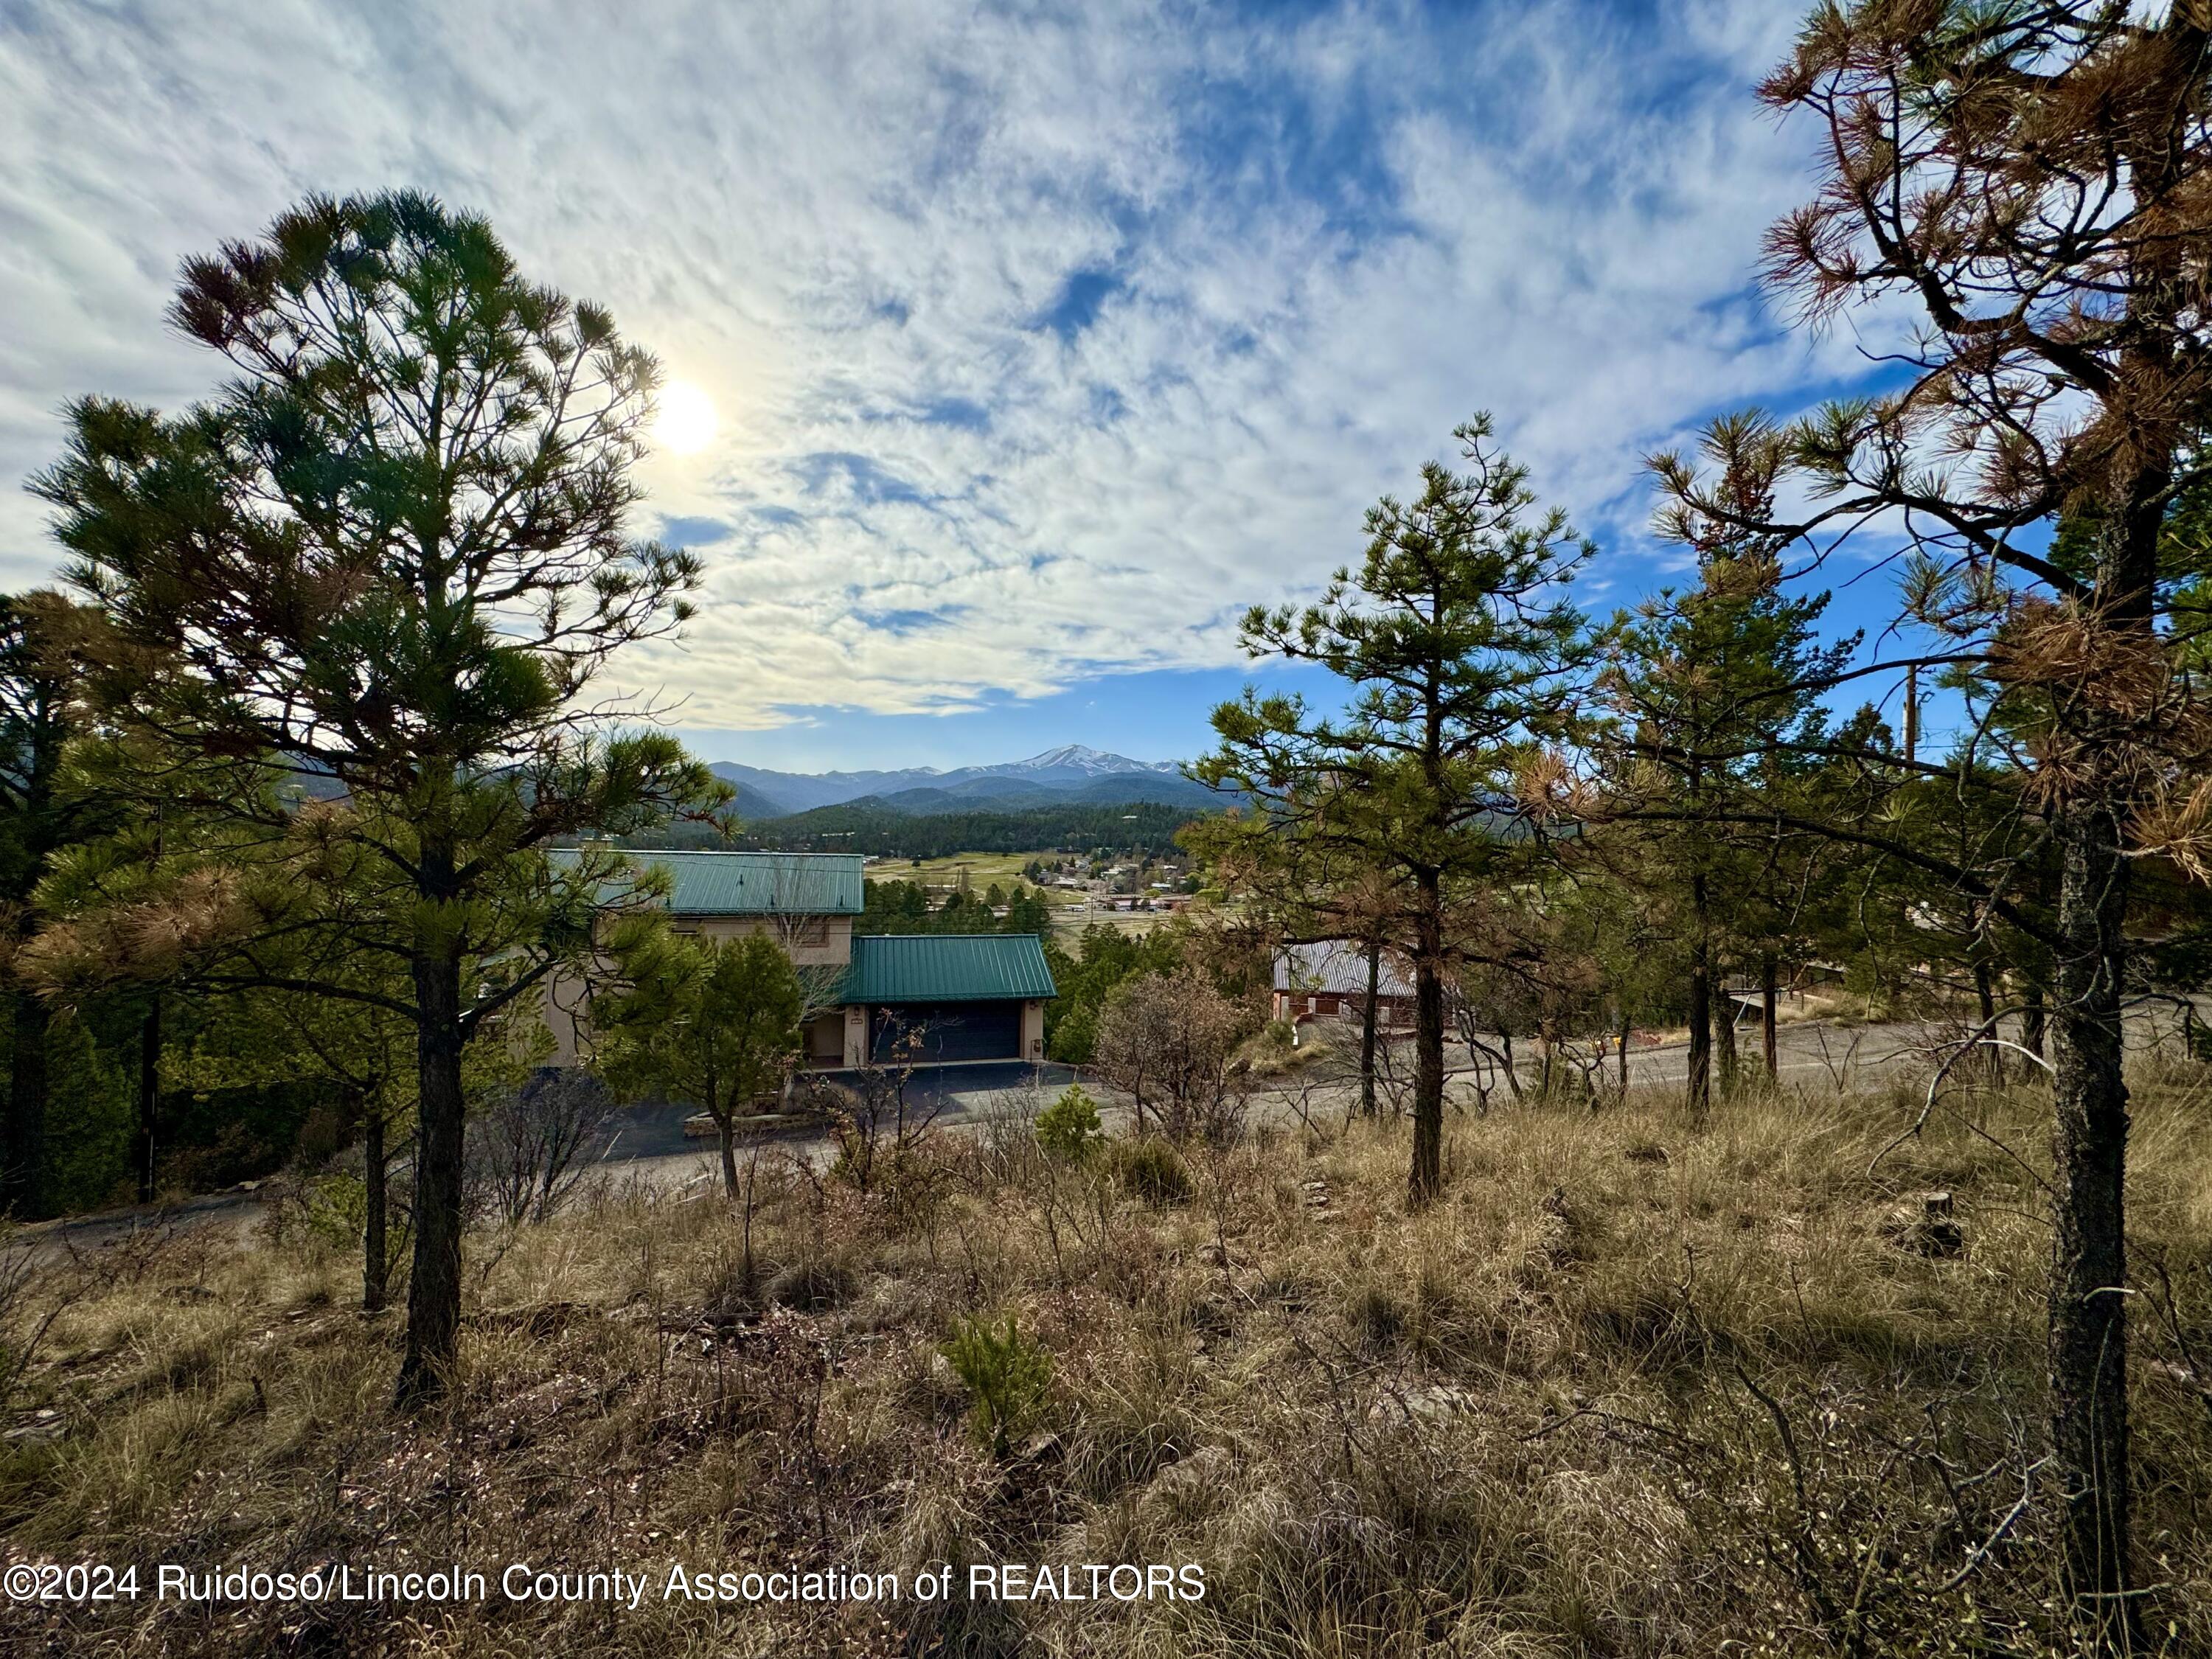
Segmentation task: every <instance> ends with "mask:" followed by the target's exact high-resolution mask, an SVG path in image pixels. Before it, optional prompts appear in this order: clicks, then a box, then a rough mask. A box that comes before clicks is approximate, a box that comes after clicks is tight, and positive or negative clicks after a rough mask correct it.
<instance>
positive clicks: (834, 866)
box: [547, 851, 1056, 1070]
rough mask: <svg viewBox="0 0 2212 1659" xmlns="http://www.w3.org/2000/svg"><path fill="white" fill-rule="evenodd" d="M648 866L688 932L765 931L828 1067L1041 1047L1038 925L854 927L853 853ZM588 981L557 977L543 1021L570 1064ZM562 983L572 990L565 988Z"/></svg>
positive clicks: (971, 1058) (708, 856)
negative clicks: (807, 999)
mask: <svg viewBox="0 0 2212 1659" xmlns="http://www.w3.org/2000/svg"><path fill="white" fill-rule="evenodd" d="M630 857H631V860H632V862H633V864H634V865H635V867H636V868H637V870H638V871H639V872H640V873H641V874H642V873H644V872H647V871H648V870H649V871H653V872H659V873H660V874H662V875H663V876H664V877H665V880H666V883H667V896H666V897H665V900H663V901H662V902H663V903H664V904H665V908H666V909H667V912H668V916H669V925H670V927H671V928H673V929H674V931H676V932H677V933H697V934H700V935H702V936H704V937H707V938H712V939H730V938H737V937H741V936H743V935H744V934H747V933H768V934H769V935H770V936H772V937H773V938H774V939H775V940H776V941H777V942H778V943H779V944H781V945H782V946H783V948H784V951H785V952H786V953H787V955H788V956H789V957H791V959H792V963H793V966H795V967H797V968H798V969H799V970H800V972H801V974H802V975H804V976H805V977H806V978H807V979H808V980H809V981H810V982H811V990H812V993H813V1000H814V1001H815V1002H816V1004H817V1006H821V1007H822V1008H823V1012H821V1013H820V1014H817V1016H816V1017H815V1018H814V1019H813V1020H812V1021H811V1022H810V1024H809V1026H808V1030H807V1034H806V1059H807V1061H808V1063H809V1064H810V1065H812V1066H817V1067H819V1068H823V1069H828V1070H837V1069H853V1068H857V1067H860V1066H865V1065H867V1064H869V1063H871V1062H872V1061H873V1062H877V1063H883V1062H893V1061H895V1062H897V1063H901V1064H914V1065H928V1066H953V1065H963V1064H973V1063H978V1062H983V1061H1005V1060H1027V1061H1040V1060H1043V1058H1044V1005H1045V1003H1046V1002H1047V1001H1048V1000H1050V999H1051V998H1052V997H1053V996H1054V994H1056V990H1055V987H1054V984H1053V978H1052V969H1050V968H1049V967H1048V965H1047V963H1046V962H1045V955H1044V945H1043V941H1042V939H1039V938H1038V936H1037V935H1036V934H1035V933H972V934H945V933H879V934H860V935H858V936H856V935H855V934H854V932H853V918H854V917H855V916H857V915H860V913H861V912H862V910H863V909H864V908H866V889H865V886H864V884H863V873H862V872H863V870H864V867H865V860H862V858H861V857H860V854H856V853H738V852H720V851H705V852H642V851H641V852H636V853H634V854H631V855H630ZM580 988H581V987H580V986H578V987H554V988H553V990H552V991H551V992H550V994H549V996H548V1000H547V1003H548V1006H547V1018H548V1022H549V1024H550V1025H551V1026H552V1028H553V1035H554V1045H555V1048H556V1055H557V1057H558V1058H559V1059H560V1060H561V1061H562V1063H564V1064H574V1063H576V1061H577V1060H578V1059H579V1058H580V1052H581V1050H582V1048H583V1047H584V1046H585V1044H584V1036H585V1034H584V1033H583V1032H582V1031H581V1030H580V1029H579V1025H578V1021H579V1019H580V1010H579V1009H578V1008H577V1007H576V1006H574V1005H576V1004H579V1003H580V1000H581V998H580ZM564 990H565V992H566V994H565V995H564Z"/></svg>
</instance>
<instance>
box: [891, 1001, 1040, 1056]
mask: <svg viewBox="0 0 2212 1659" xmlns="http://www.w3.org/2000/svg"><path fill="white" fill-rule="evenodd" d="M868 1012H869V1024H870V1025H871V1027H872V1039H871V1040H872V1042H873V1043H874V1045H875V1054H876V1058H877V1059H878V1060H890V1059H892V1058H894V1056H895V1054H896V1057H897V1058H900V1059H911V1060H915V1061H919V1062H921V1063H922V1064H925V1065H927V1064H930V1063H933V1062H936V1061H940V1060H1019V1059H1020V1058H1021V1057H1022V1005H1021V1004H1020V1003H1018V1002H906V1003H894V1004H891V1005H889V1006H884V1007H881V1008H872V1009H870V1010H869V1011H868ZM917 1033H918V1034H919V1036H920V1047H919V1048H915V1049H910V1050H901V1048H900V1045H901V1044H902V1042H909V1041H912V1040H913V1038H914V1036H915V1034H917Z"/></svg>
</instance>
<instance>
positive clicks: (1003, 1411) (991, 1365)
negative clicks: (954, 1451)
mask: <svg viewBox="0 0 2212 1659" xmlns="http://www.w3.org/2000/svg"><path fill="white" fill-rule="evenodd" d="M944 1353H945V1360H946V1362H947V1363H948V1364H951V1367H952V1370H953V1371H954V1373H955V1374H956V1375H957V1376H958V1377H959V1378H960V1380H961V1381H962V1382H963V1383H966V1384H967V1385H968V1391H969V1393H970V1394H972V1395H975V1414H974V1418H973V1419H972V1420H973V1421H974V1424H975V1436H976V1438H977V1439H979V1440H981V1441H983V1442H984V1443H987V1445H988V1446H989V1447H990V1448H991V1451H992V1453H993V1455H995V1456H1000V1457H1003V1456H1005V1455H1006V1447H1007V1443H1008V1442H1009V1441H1010V1439H1011V1438H1012V1437H1013V1436H1014V1435H1017V1434H1019V1433H1021V1432H1022V1431H1024V1429H1026V1428H1028V1427H1029V1425H1030V1424H1031V1423H1033V1422H1035V1421H1036V1416H1037V1413H1038V1412H1039V1411H1040V1410H1042V1407H1043V1406H1044V1402H1045V1394H1046V1390H1047V1389H1049V1388H1050V1387H1051V1386H1052V1356H1051V1354H1049V1353H1048V1352H1046V1351H1045V1348H1044V1345H1043V1344H1042V1343H1040V1342H1035V1341H1031V1340H1029V1339H1028V1338H1026V1337H1024V1336H1023V1334H1021V1330H1020V1328H1019V1327H1018V1325H1016V1323H1015V1322H1014V1316H1013V1315H1012V1314H1008V1315H1007V1316H1006V1318H1005V1319H1004V1320H1003V1321H1001V1322H1000V1323H998V1324H996V1325H994V1324H993V1323H991V1322H990V1321H988V1320H985V1319H969V1320H964V1321H963V1322H961V1326H960V1328H959V1329H958V1330H957V1331H955V1332H954V1333H953V1335H952V1340H951V1341H949V1342H947V1343H946V1344H945V1348H944Z"/></svg>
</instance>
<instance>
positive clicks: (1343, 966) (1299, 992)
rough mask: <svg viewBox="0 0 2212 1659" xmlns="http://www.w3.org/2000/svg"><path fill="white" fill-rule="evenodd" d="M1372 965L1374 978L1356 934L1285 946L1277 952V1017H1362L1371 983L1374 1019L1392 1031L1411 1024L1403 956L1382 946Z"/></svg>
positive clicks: (1410, 992) (1410, 978)
mask: <svg viewBox="0 0 2212 1659" xmlns="http://www.w3.org/2000/svg"><path fill="white" fill-rule="evenodd" d="M1372 969H1373V974H1374V977H1373V979H1372V981H1370V979H1369V977H1368V975H1369V971H1370V963H1369V961H1368V955H1367V947H1366V946H1364V945H1361V944H1360V943H1358V941H1357V940H1355V939H1316V940H1314V941H1313V942H1312V943H1310V944H1304V945H1285V946H1284V947H1283V948H1282V949H1281V950H1279V951H1277V952H1276V953H1275V983H1274V997H1273V1004H1274V1007H1273V1014H1274V1018H1277V1019H1279V1020H1286V1021H1288V1022H1290V1023H1291V1024H1293V1025H1297V1024H1304V1022H1306V1021H1307V1020H1310V1019H1322V1018H1345V1019H1357V1018H1360V1017H1361V1014H1362V1012H1363V1011H1364V1009H1365V1007H1366V1006H1367V998H1368V994H1369V992H1370V985H1371V988H1372V991H1373V994H1374V997H1375V1018H1376V1024H1380V1025H1383V1026H1384V1027H1386V1028H1389V1029H1393V1030H1395V1029H1397V1028H1400V1027H1403V1026H1410V1025H1411V1024H1413V976H1412V974H1411V973H1410V971H1409V970H1408V969H1407V964H1406V962H1405V958H1404V957H1402V956H1401V955H1400V954H1399V953H1398V952H1397V951H1391V950H1383V951H1376V955H1375V960H1374V962H1373V964H1372Z"/></svg>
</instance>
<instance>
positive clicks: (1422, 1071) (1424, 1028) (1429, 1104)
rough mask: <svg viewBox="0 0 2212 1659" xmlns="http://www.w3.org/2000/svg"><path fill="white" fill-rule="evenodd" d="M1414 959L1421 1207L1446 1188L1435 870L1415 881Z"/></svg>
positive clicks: (1414, 1189)
mask: <svg viewBox="0 0 2212 1659" xmlns="http://www.w3.org/2000/svg"><path fill="white" fill-rule="evenodd" d="M1415 890H1416V893H1417V895H1418V907H1417V908H1418V915H1417V916H1416V918H1415V927H1416V930H1417V931H1416V942H1417V944H1418V946H1419V948H1418V950H1417V951H1415V953H1414V957H1413V1173H1412V1176H1411V1177H1410V1178H1409V1180H1408V1181H1407V1196H1408V1198H1409V1199H1410V1200H1411V1201H1412V1203H1413V1206H1414V1207H1415V1208H1416V1209H1419V1208H1420V1207H1421V1206H1425V1205H1427V1204H1429V1203H1431V1202H1432V1201H1434V1200H1436V1199H1437V1197H1438V1196H1439V1195H1440V1194H1442V1193H1443V1188H1444V975H1443V954H1444V939H1443V878H1442V877H1441V876H1440V875H1439V874H1438V873H1437V872H1436V871H1434V870H1424V871H1422V872H1419V875H1418V876H1417V877H1416V878H1415Z"/></svg>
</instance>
